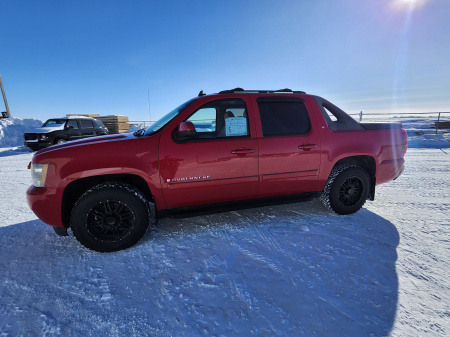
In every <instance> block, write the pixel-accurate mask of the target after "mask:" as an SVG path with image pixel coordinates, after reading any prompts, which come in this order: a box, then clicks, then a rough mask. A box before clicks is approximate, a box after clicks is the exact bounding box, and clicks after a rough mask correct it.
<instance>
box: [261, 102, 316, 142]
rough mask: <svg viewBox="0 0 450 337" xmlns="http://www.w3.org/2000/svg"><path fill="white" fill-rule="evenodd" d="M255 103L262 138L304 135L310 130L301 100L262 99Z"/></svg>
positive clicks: (309, 121)
mask: <svg viewBox="0 0 450 337" xmlns="http://www.w3.org/2000/svg"><path fill="white" fill-rule="evenodd" d="M257 101H258V107H259V114H260V117H261V125H262V131H263V135H264V137H274V136H289V135H304V134H307V133H308V132H309V131H310V130H311V120H310V119H309V115H308V111H307V110H306V106H305V104H304V103H303V100H301V99H296V98H295V97H292V98H291V99H286V98H283V97H281V98H279V97H264V98H259V99H258V100H257Z"/></svg>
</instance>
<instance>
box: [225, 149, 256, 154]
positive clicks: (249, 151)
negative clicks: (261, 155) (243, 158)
mask: <svg viewBox="0 0 450 337" xmlns="http://www.w3.org/2000/svg"><path fill="white" fill-rule="evenodd" d="M253 152H254V151H253V149H236V150H233V151H231V153H232V154H250V153H253Z"/></svg>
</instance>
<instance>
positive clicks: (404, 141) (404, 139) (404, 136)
mask: <svg viewBox="0 0 450 337" xmlns="http://www.w3.org/2000/svg"><path fill="white" fill-rule="evenodd" d="M407 149H408V133H407V132H406V130H405V129H402V152H403V153H402V157H403V156H404V155H405V153H406V150H407Z"/></svg>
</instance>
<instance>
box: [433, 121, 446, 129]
mask: <svg viewBox="0 0 450 337" xmlns="http://www.w3.org/2000/svg"><path fill="white" fill-rule="evenodd" d="M431 127H432V128H433V129H436V128H437V129H450V121H443V122H439V125H438V123H437V122H435V123H434V124H431Z"/></svg>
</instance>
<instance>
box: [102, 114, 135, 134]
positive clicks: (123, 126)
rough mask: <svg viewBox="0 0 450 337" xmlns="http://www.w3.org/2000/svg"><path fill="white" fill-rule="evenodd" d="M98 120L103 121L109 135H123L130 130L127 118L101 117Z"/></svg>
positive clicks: (115, 116)
mask: <svg viewBox="0 0 450 337" xmlns="http://www.w3.org/2000/svg"><path fill="white" fill-rule="evenodd" d="M96 118H97V119H99V120H101V121H102V122H103V124H105V126H106V127H107V128H108V130H109V133H111V134H115V133H122V132H125V131H127V130H128V129H129V128H130V123H128V117H127V116H117V115H112V116H100V117H96Z"/></svg>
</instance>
